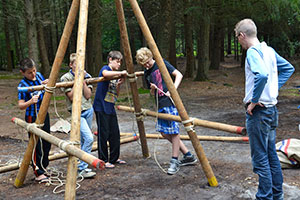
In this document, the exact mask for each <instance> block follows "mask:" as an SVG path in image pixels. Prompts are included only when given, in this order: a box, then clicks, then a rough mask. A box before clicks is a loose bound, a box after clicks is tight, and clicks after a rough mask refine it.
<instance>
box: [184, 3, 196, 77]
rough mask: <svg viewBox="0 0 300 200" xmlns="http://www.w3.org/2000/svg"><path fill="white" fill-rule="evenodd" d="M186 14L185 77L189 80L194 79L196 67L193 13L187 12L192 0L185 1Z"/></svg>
mask: <svg viewBox="0 0 300 200" xmlns="http://www.w3.org/2000/svg"><path fill="white" fill-rule="evenodd" d="M184 5H185V14H184V38H185V49H186V53H185V54H186V71H185V74H184V76H185V77H187V78H193V74H194V67H195V56H194V43H193V29H192V17H191V13H189V12H187V11H186V10H187V9H188V8H189V7H190V0H184Z"/></svg>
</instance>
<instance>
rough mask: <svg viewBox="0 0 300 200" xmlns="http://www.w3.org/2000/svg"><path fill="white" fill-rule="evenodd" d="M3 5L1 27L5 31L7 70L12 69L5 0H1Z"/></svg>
mask: <svg viewBox="0 0 300 200" xmlns="http://www.w3.org/2000/svg"><path fill="white" fill-rule="evenodd" d="M2 6H3V18H4V19H3V28H4V33H5V44H6V57H7V68H6V69H7V71H12V70H13V62H12V55H11V46H10V35H9V30H10V28H9V20H8V16H9V15H8V7H7V1H6V0H2Z"/></svg>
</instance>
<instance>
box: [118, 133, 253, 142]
mask: <svg viewBox="0 0 300 200" xmlns="http://www.w3.org/2000/svg"><path fill="white" fill-rule="evenodd" d="M130 135H133V134H132V133H121V136H130ZM146 137H147V138H152V139H157V138H160V139H165V138H164V137H163V136H162V135H160V134H151V133H147V134H146ZM197 138H198V139H199V140H202V141H222V142H248V141H249V138H248V137H224V136H210V135H198V136H197ZM180 139H181V140H190V138H189V136H188V135H180Z"/></svg>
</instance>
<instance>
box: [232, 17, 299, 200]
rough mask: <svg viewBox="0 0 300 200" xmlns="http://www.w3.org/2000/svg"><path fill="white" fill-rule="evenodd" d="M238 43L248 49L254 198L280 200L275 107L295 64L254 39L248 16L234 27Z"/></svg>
mask: <svg viewBox="0 0 300 200" xmlns="http://www.w3.org/2000/svg"><path fill="white" fill-rule="evenodd" d="M234 31H235V34H236V37H237V38H238V41H239V43H240V44H241V45H242V47H243V48H244V49H246V50H247V56H246V62H245V75H246V84H245V98H244V100H243V102H244V103H245V107H246V110H247V112H246V129H247V133H248V135H249V142H250V149H251V158H252V165H253V171H254V173H256V174H258V176H259V185H258V191H257V193H256V199H264V200H265V199H270V200H283V190H282V184H283V176H282V171H281V166H280V161H279V159H278V156H277V153H276V147H275V143H276V127H277V126H278V111H277V108H276V104H277V96H278V91H279V89H280V88H281V87H282V86H283V84H284V83H285V82H286V81H287V80H288V79H289V77H290V76H291V75H292V74H293V72H294V67H293V66H292V65H291V64H290V63H289V62H288V61H287V60H285V59H284V58H282V57H281V56H280V55H278V54H277V53H276V51H275V50H274V49H272V48H271V47H269V46H268V45H267V44H266V43H265V42H260V41H259V40H258V38H257V28H256V25H255V23H254V22H253V21H252V20H251V19H244V20H241V21H240V22H239V23H237V24H236V26H235V29H234Z"/></svg>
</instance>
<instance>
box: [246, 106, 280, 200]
mask: <svg viewBox="0 0 300 200" xmlns="http://www.w3.org/2000/svg"><path fill="white" fill-rule="evenodd" d="M252 113H253V115H252V116H251V115H249V114H248V113H246V128H247V133H248V135H249V142H250V149H251V158H252V165H253V172H254V173H256V174H257V175H258V176H259V185H258V191H257V193H256V199H264V200H265V199H270V200H283V190H282V183H283V177H282V172H281V166H280V161H279V159H278V156H277V153H276V147H275V140H276V127H277V126H278V112H277V108H276V106H273V107H269V108H266V107H259V106H256V107H255V108H254V109H253V112H252Z"/></svg>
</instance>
